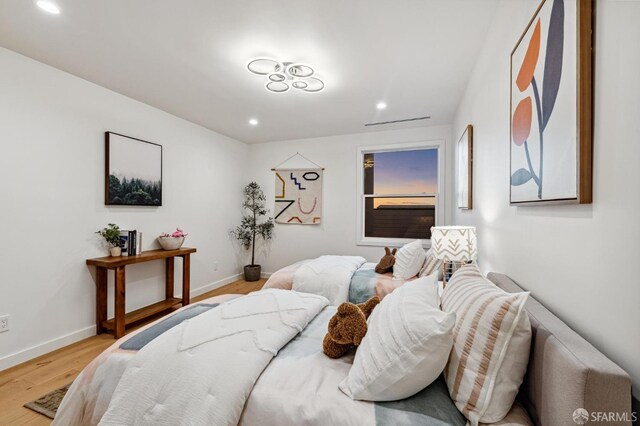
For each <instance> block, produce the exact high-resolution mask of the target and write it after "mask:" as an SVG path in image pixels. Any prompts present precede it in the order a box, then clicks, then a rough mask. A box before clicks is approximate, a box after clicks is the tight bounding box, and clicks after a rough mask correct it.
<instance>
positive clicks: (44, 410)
mask: <svg viewBox="0 0 640 426" xmlns="http://www.w3.org/2000/svg"><path fill="white" fill-rule="evenodd" d="M69 386H71V383H69V384H68V385H66V386H63V387H61V388H60V389H56V390H54V391H53V392H49V393H48V394H46V395H45V396H43V397H41V398H38V399H36V400H35V401H31V402H28V403H26V404H24V406H25V407H26V408H28V409H30V410H33V411H35V412H36V413H40V414H42V415H44V416H47V417H49V418H50V419H53V418H54V417H55V416H56V411H58V407H59V406H60V403H61V402H62V398H64V396H65V395H66V394H67V391H68V390H69Z"/></svg>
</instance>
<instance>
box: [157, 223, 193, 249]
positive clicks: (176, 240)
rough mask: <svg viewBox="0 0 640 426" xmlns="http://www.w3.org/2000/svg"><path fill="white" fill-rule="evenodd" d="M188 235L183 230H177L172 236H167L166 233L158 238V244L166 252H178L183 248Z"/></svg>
mask: <svg viewBox="0 0 640 426" xmlns="http://www.w3.org/2000/svg"><path fill="white" fill-rule="evenodd" d="M187 235H188V234H185V233H184V232H183V231H182V229H180V228H176V230H175V231H173V233H172V234H167V233H166V232H163V233H162V234H160V236H159V237H158V242H159V243H160V246H162V248H163V249H165V250H177V249H179V248H180V247H182V244H183V243H184V238H185V237H186V236H187Z"/></svg>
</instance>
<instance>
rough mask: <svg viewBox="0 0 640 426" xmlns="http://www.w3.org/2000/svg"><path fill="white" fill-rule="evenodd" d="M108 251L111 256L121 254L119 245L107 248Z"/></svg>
mask: <svg viewBox="0 0 640 426" xmlns="http://www.w3.org/2000/svg"><path fill="white" fill-rule="evenodd" d="M109 252H110V253H111V256H113V257H118V256H122V248H120V247H111V248H110V249H109Z"/></svg>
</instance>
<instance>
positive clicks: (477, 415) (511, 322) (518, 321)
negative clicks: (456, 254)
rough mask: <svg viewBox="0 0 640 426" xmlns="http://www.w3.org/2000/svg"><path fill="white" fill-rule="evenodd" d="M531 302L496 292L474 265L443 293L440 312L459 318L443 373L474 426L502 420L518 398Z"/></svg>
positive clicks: (521, 295) (526, 354)
mask: <svg viewBox="0 0 640 426" xmlns="http://www.w3.org/2000/svg"><path fill="white" fill-rule="evenodd" d="M528 297H529V293H528V292H524V293H507V292H505V291H503V290H502V289H500V288H498V287H497V286H496V285H495V284H493V283H492V282H491V281H489V280H487V279H485V278H484V277H483V276H482V274H481V273H480V270H479V269H478V267H477V266H476V265H475V264H471V265H465V266H463V267H462V268H460V269H459V270H458V271H456V273H455V274H454V275H453V277H451V279H450V280H449V282H448V283H447V287H446V288H445V289H444V292H443V293H442V298H441V304H442V310H443V311H445V312H451V313H455V314H456V326H455V329H454V331H453V349H452V351H451V355H450V356H449V362H448V363H447V367H446V368H445V370H444V374H445V378H446V380H447V387H448V388H449V393H450V395H451V399H453V401H454V402H455V404H456V406H457V407H458V409H459V410H460V412H462V414H464V415H465V417H466V418H467V419H469V421H470V423H471V424H472V425H477V424H478V422H483V423H494V422H497V421H499V420H501V419H502V418H504V416H506V415H507V413H508V412H509V410H510V409H511V406H512V404H513V401H514V400H515V398H516V395H517V393H518V389H519V387H520V384H521V383H522V379H523V377H524V374H525V372H526V369H527V361H528V359H529V349H530V345H531V324H530V323H529V317H528V315H527V313H526V312H525V310H524V304H525V302H526V301H527V298H528Z"/></svg>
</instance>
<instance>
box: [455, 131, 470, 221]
mask: <svg viewBox="0 0 640 426" xmlns="http://www.w3.org/2000/svg"><path fill="white" fill-rule="evenodd" d="M457 150H458V164H457V170H458V179H457V181H458V183H457V184H458V208H459V209H465V210H471V209H472V208H473V126H472V125H471V124H469V125H468V126H467V127H466V128H465V129H464V133H462V136H461V137H460V140H459V141H458V147H457Z"/></svg>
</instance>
